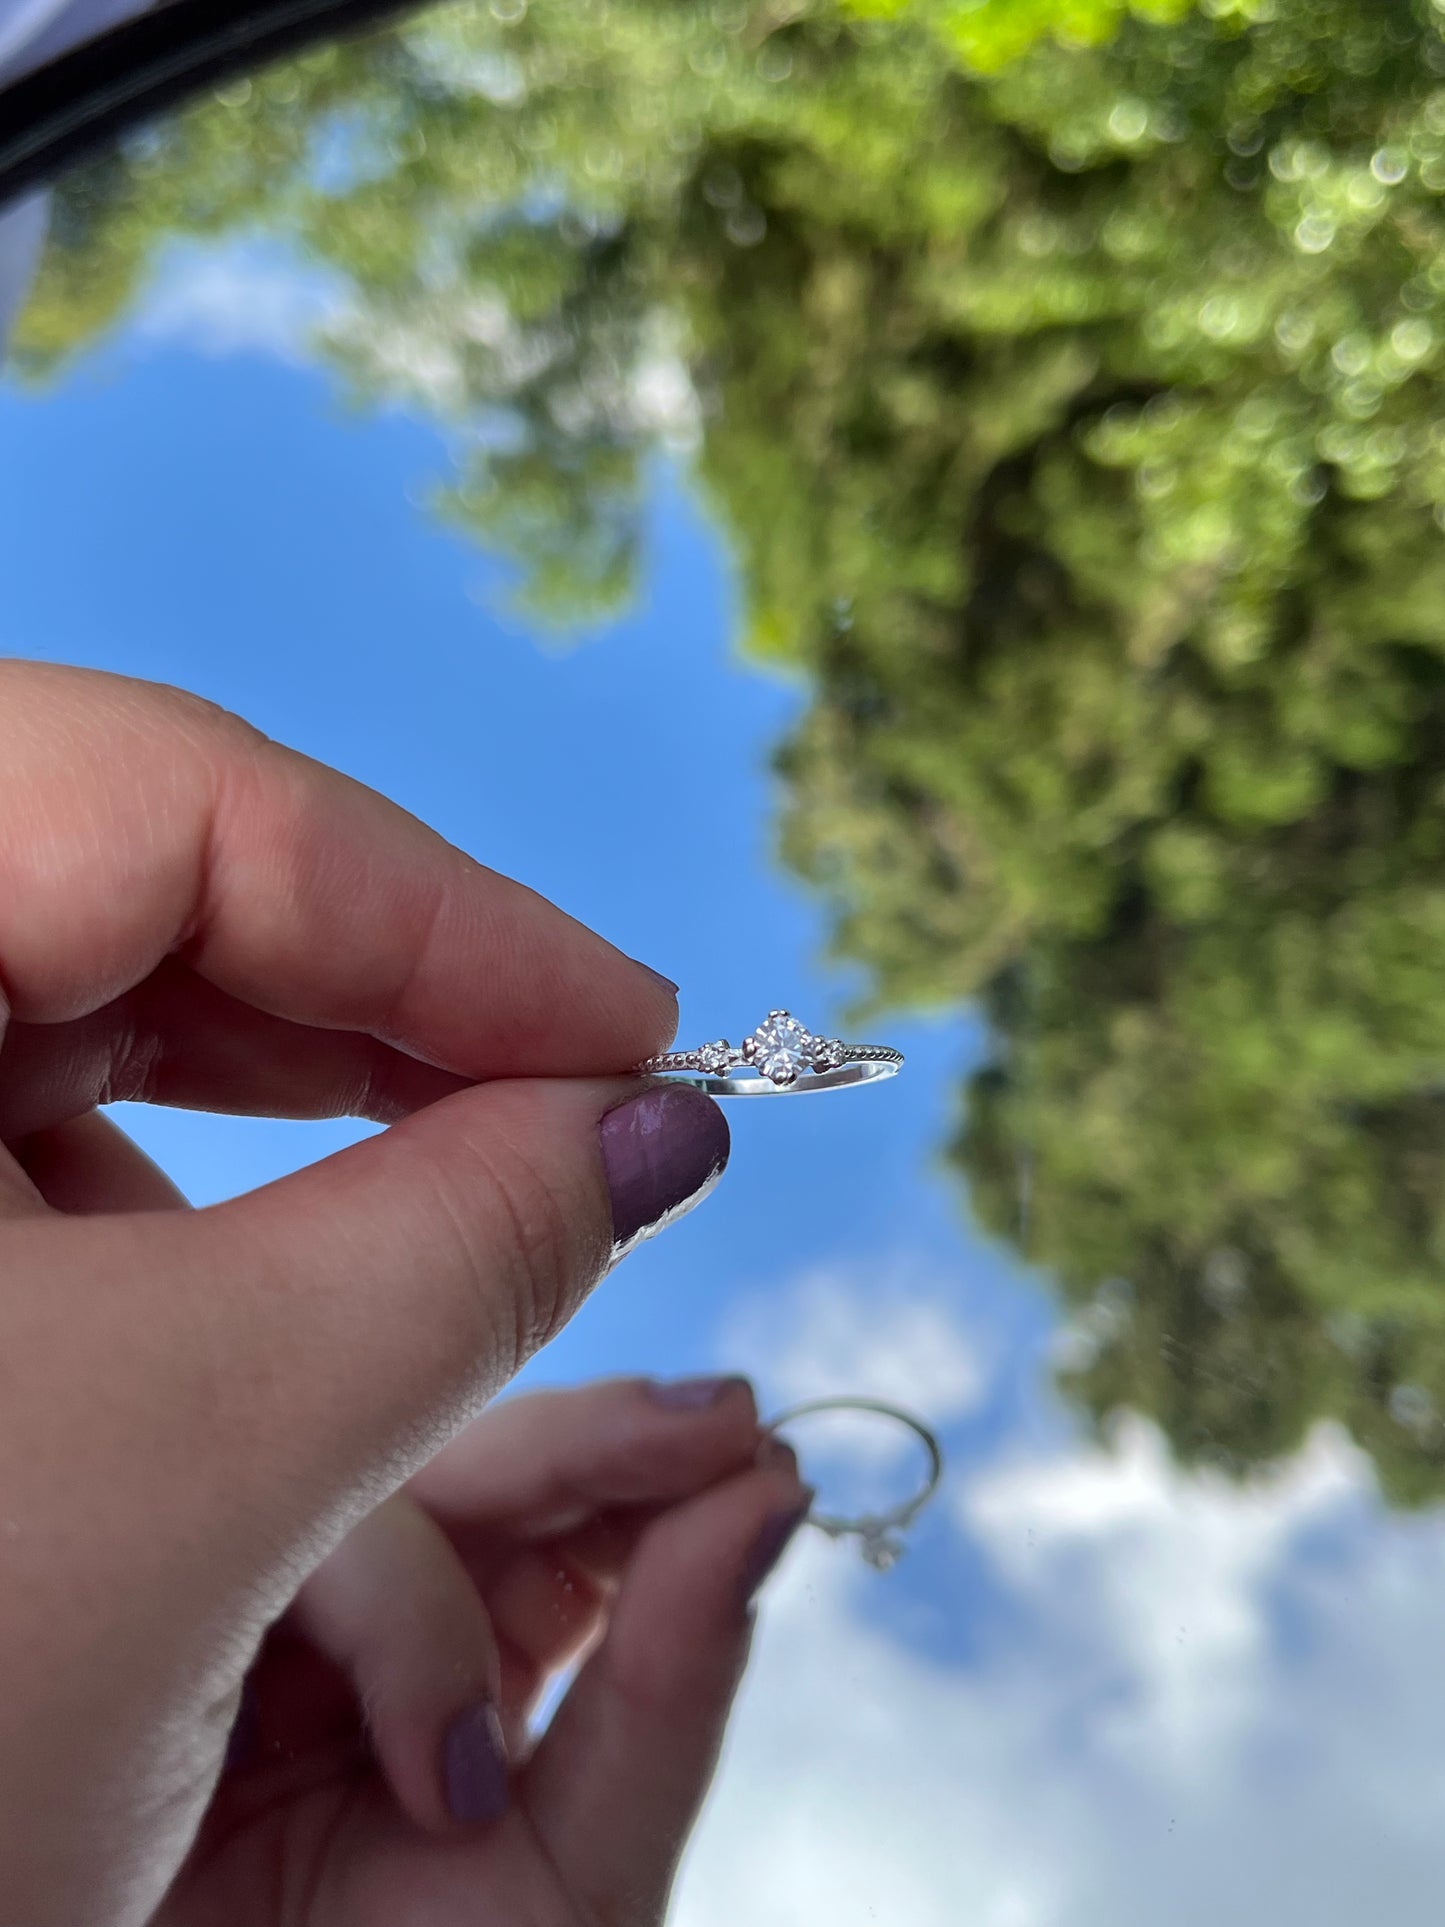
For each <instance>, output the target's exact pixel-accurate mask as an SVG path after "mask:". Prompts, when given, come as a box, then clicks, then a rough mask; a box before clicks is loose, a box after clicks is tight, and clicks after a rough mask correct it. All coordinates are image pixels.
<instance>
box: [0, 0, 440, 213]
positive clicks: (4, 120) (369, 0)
mask: <svg viewBox="0 0 1445 1927" xmlns="http://www.w3.org/2000/svg"><path fill="white" fill-rule="evenodd" d="M418 4H419V0H163V4H162V5H160V6H158V7H157V8H155V10H154V11H153V12H150V13H143V14H141V15H139V16H138V17H137V18H136V19H134V20H127V21H126V22H125V23H124V25H122V26H119V27H113V28H112V29H111V30H110V32H108V33H104V34H101V35H99V36H98V37H97V38H96V39H94V40H88V41H86V42H85V43H84V45H82V46H79V47H76V48H73V49H72V50H71V52H69V53H67V54H62V55H61V57H60V58H59V59H58V60H53V61H50V62H49V63H48V64H47V65H46V66H44V67H40V68H37V69H36V70H35V71H34V72H33V73H29V74H26V75H24V76H23V78H22V79H20V80H17V81H15V82H14V83H13V84H12V85H11V86H9V87H7V88H5V89H3V90H0V208H3V207H4V205H5V204H6V203H7V202H9V201H12V200H14V199H15V198H16V197H17V196H18V195H20V194H23V193H25V192H27V191H28V190H29V189H31V188H35V187H40V186H43V185H44V184H45V183H46V182H48V181H52V180H54V179H55V177H56V176H57V175H58V174H60V173H62V172H63V171H64V170H65V169H66V168H67V167H70V166H71V165H73V164H74V162H76V161H77V160H80V159H82V158H83V157H84V156H86V155H87V154H91V153H94V152H95V151H96V150H97V149H101V148H105V147H108V146H110V145H112V144H113V143H114V142H115V141H116V140H117V139H119V137H120V136H121V135H122V134H125V133H127V132H129V131H130V130H131V129H132V128H134V127H136V126H139V125H140V124H141V123H143V122H145V121H148V120H152V119H154V118H155V117H156V115H158V114H160V113H163V112H165V111H166V110H167V109H169V108H172V107H175V106H177V105H178V104H179V103H180V102H182V101H184V100H186V99H188V98H189V97H190V96H191V95H192V94H196V93H200V92H201V91H202V90H203V89H206V88H209V87H213V86H215V85H216V83H217V82H218V81H224V80H227V79H230V78H231V77H232V76H234V75H237V74H243V73H251V72H254V70H255V69H256V68H258V67H262V66H266V65H268V64H269V63H270V62H271V61H273V60H279V59H282V58H284V57H285V56H286V55H288V54H294V53H298V52H300V51H301V50H303V49H304V48H307V47H311V46H315V45H316V44H317V43H318V42H320V41H327V40H338V39H341V38H343V37H345V36H347V35H349V34H354V33H365V32H367V31H369V30H370V29H371V28H372V27H375V26H380V25H383V24H384V23H385V22H387V21H389V20H392V19H397V18H400V17H401V16H403V15H405V14H408V13H411V12H414V11H416V10H417V7H418Z"/></svg>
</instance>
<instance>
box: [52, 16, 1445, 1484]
mask: <svg viewBox="0 0 1445 1927" xmlns="http://www.w3.org/2000/svg"><path fill="white" fill-rule="evenodd" d="M1442 192H1445V47H1442V42H1441V37H1440V33H1439V31H1438V30H1437V24H1436V16H1435V15H1434V14H1433V13H1432V12H1431V11H1430V10H1429V8H1428V7H1426V6H1425V5H1423V4H1412V3H1411V0H1213V4H1212V5H1210V6H1209V7H1207V8H1199V9H1193V8H1185V7H1184V6H1183V5H1182V4H1173V0H1149V4H1148V5H1147V6H1146V5H1138V6H1136V7H1135V8H1133V9H1132V10H1130V9H1127V8H1125V7H1123V6H1122V5H1120V4H1117V0H1029V3H1028V4H1023V3H1022V0H984V4H982V5H973V6H967V5H962V4H960V0H907V3H906V4H902V5H897V4H891V0H866V4H865V0H858V3H857V5H856V6H855V7H854V8H853V10H852V12H848V11H846V10H845V11H840V10H839V9H838V8H837V7H835V6H834V5H832V4H831V3H830V4H826V5H825V4H822V0H817V3H816V4H805V5H803V6H801V7H794V6H791V5H789V4H787V0H783V4H781V5H780V4H778V0H773V4H772V5H764V4H760V0H746V3H744V4H737V5H727V4H725V5H720V6H716V7H713V8H711V9H707V10H705V9H702V8H695V7H686V8H684V7H681V6H678V5H675V4H667V0H612V3H611V4H603V0H533V4H532V6H531V7H530V9H528V8H526V7H525V6H524V4H523V0H498V4H497V5H496V7H495V8H494V9H493V10H491V11H486V12H483V11H481V10H476V9H472V8H466V9H460V8H448V9H445V10H443V11H440V12H434V13H432V14H429V15H426V16H423V17H420V18H418V19H417V20H415V21H413V22H411V23H409V24H407V25H405V26H403V27H401V28H398V29H394V30H391V31H389V32H387V33H385V34H381V35H376V36H373V37H371V38H369V39H366V40H364V41H361V42H358V43H355V44H353V45H350V46H347V47H345V48H340V49H331V50H327V51H325V52H322V53H318V54H315V55H312V56H310V57H308V58H307V59H305V60H303V61H301V62H299V63H295V64H293V65H291V66H289V67H286V68H283V69H279V70H277V71H275V72H273V73H270V74H267V75H264V76H258V77H256V79H255V80H254V81H253V82H251V83H250V84H249V85H247V86H243V87H237V88H234V89H231V90H229V91H228V92H227V93H226V94H225V95H223V96H222V97H220V98H218V99H216V100H214V101H211V102H208V103H205V104H204V105H201V106H198V107H197V108H195V109H193V110H192V111H191V112H189V113H187V114H184V115H182V116H180V117H178V118H177V119H176V120H174V121H173V122H170V123H167V124H166V125H165V126H164V127H162V128H159V129H157V130H155V131H153V132H152V133H151V134H149V135H148V136H147V137H146V138H145V139H144V140H142V141H139V142H136V143H133V144H132V145H131V146H130V147H129V148H128V149H127V150H126V152H125V153H123V154H120V155H116V156H114V157H111V158H110V159H108V160H107V161H106V162H104V163H102V164H100V165H98V166H96V167H94V168H92V169H89V170H87V171H86V173H85V174H83V175H80V176H77V177H76V179H75V180H74V181H73V182H71V183H69V184H68V185H67V187H66V188H65V190H64V191H63V194H62V197H61V206H60V211H59V218H58V221H57V227H56V235H55V240H54V244H53V245H52V248H51V250H50V254H49V256H48V258H47V262H46V265H45V270H44V276H43V279H42V284H41V286H40V288H39V290H38V291H37V295H36V299H35V301H34V303H33V304H32V307H31V309H30V312H29V314H28V316H27V317H26V319H25V324H24V328H23V331H22V335H21V338H20V343H19V352H20V355H21V360H22V366H23V367H24V368H25V369H26V370H28V371H29V372H30V373H31V374H32V376H34V377H35V378H37V379H38V378H43V376H44V375H45V374H46V372H47V371H49V370H51V369H53V368H55V367H57V366H59V365H61V363H63V361H64V359H65V357H66V356H67V355H68V354H70V353H72V352H73V351H74V350H76V349H77V348H79V347H81V346H83V345H84V343H85V342H86V341H88V340H90V339H91V338H93V336H94V334H95V333H96V331H97V330H98V329H99V328H100V327H102V326H103V325H105V323H106V322H108V321H109V320H111V319H113V318H115V317H117V316H118V315H120V314H121V313H122V312H123V310H124V307H125V304H126V303H127V301H128V300H129V299H130V298H131V296H132V294H133V292H134V291H135V290H136V289H137V288H138V287H139V286H140V285H142V283H143V281H144V279H145V278H146V277H147V276H148V275H149V274H150V273H151V272H152V271H154V269H155V266H156V263H157V261H158V260H160V259H161V258H162V256H163V251H164V249H165V248H166V247H167V246H169V245H171V244H172V243H173V242H174V241H175V239H176V238H177V237H185V236H195V235H209V234H218V233H222V232H225V233H228V234H244V233H248V232H264V233H265V234H267V235H269V236H271V237H280V238H281V239H282V240H284V241H286V242H288V243H291V244H294V245H297V246H299V247H301V248H303V249H304V250H305V252H306V255H307V257H308V259H310V260H311V261H313V262H322V263H325V264H327V265H328V266H329V267H330V268H331V269H333V270H334V271H335V273H336V274H337V275H338V276H339V277H340V278H341V280H342V282H343V284H344V286H345V288H346V290H347V295H346V300H345V304H344V307H343V309H342V310H341V312H340V313H339V315H338V316H337V317H336V318H335V319H334V320H333V321H332V322H331V323H330V324H328V327H327V329H326V331H325V335H324V338H323V339H322V340H321V341H320V342H319V344H318V352H321V353H324V354H326V355H328V356H329V357H330V358H331V359H332V361H333V362H334V364H335V365H336V366H337V367H338V368H339V369H341V370H342V371H343V372H344V374H345V376H346V378H347V379H348V381H349V382H350V384H351V385H352V387H353V388H354V390H355V392H356V393H357V394H358V396H361V397H368V396H381V395H385V396H395V395H401V396H404V397H407V398H409V399H410V400H412V401H414V402H418V403H420V404H422V405H424V406H428V407H430V408H432V409H434V410H435V411H436V412H437V414H438V415H439V416H440V417H441V418H443V419H445V420H446V421H447V422H448V423H449V424H450V425H451V426H452V428H453V431H454V433H455V434H456V437H457V444H458V460H459V469H460V473H459V477H458V479H457V481H456V482H455V484H454V485H453V486H452V487H451V488H450V489H448V490H447V491H446V493H445V495H444V497H443V498H442V500H441V504H440V505H441V507H442V508H443V510H444V512H445V513H447V514H448V515H450V516H451V517H452V518H454V519H455V520H456V521H457V522H458V523H460V524H461V525H463V526H465V527H467V528H470V529H472V530H473V531H474V532H476V534H477V535H478V536H479V537H480V538H481V539H484V540H486V541H487V542H489V543H491V544H493V545H500V546H502V547H504V548H507V549H509V550H510V551H511V552H512V553H513V554H514V555H515V556H517V558H518V559H519V561H520V562H521V563H522V565H523V569H524V573H525V575H526V578H527V580H528V582H529V583H530V591H531V594H532V596H533V599H534V602H535V604H536V605H537V606H538V607H540V608H542V609H543V610H546V611H551V612H553V613H555V614H558V615H564V614H567V613H569V612H575V611H576V610H578V609H579V608H581V609H588V610H595V609H599V608H601V607H604V606H606V605H607V604H608V603H610V602H615V601H616V599H617V598H618V597H620V596H622V595H624V594H625V593H626V592H627V588H628V585H629V583H630V580H631V572H632V568H633V565H634V560H635V552H636V542H637V521H638V503H639V497H640V493H641V488H642V481H643V476H644V473H645V468H646V464H647V463H648V461H649V460H650V459H651V457H652V456H653V454H654V452H655V451H656V450H657V449H658V448H659V447H662V448H667V447H672V448H674V449H676V448H680V447H684V446H690V447H691V448H692V451H693V456H694V465H695V472H696V474H697V477H698V480H699V485H700V486H701V487H702V488H703V490H704V491H705V492H706V494H707V496H708V499H709V500H710V502H711V504H712V505H713V507H714V509H715V512H716V513H717V515H718V517H719V518H720V520H721V521H722V522H723V524H724V525H725V526H726V528H727V530H728V532H729V535H730V537H731V539H732V542H733V545H734V547H735V550H736V553H737V556H738V559H739V564H740V570H741V575H742V580H743V584H744V591H745V595H744V601H745V608H746V623H747V635H746V646H747V648H748V650H749V651H750V653H751V654H752V655H753V656H754V657H755V658H758V659H766V660H770V661H773V662H776V663H780V664H785V665H788V666H789V667H790V668H792V669H794V670H795V671H799V672H802V673H804V674H805V675H806V676H807V678H808V679H809V684H810V688H811V690H812V701H811V705H810V708H809V710H808V713H807V715H806V717H805V718H804V720H803V722H802V723H801V725H800V726H799V728H798V729H797V731H796V732H795V734H794V737H793V739H792V740H791V741H790V743H789V744H788V745H787V746H786V747H785V749H784V751H783V753H782V756H781V758H780V766H781V769H782V772H783V774H784V777H785V779H786V786H787V788H786V795H787V802H786V807H785V813H784V821H783V826H782V838H783V846H784V849H785V851H786V853H787V855H788V857H789V859H790V860H791V861H792V862H793V863H794V864H795V865H796V866H797V867H798V869H799V870H800V871H801V872H803V873H804V874H805V875H806V876H808V877H809V878H811V879H812V880H813V881H814V882H815V883H816V885H817V886H818V887H819V888H820V889H821V890H822V891H824V892H825V893H826V894H827V896H828V898H829V899H830V901H831V902H832V904H833V906H834V908H835V917H836V928H837V942H838V946H839V948H840V950H841V951H842V952H843V953H844V954H846V955H848V956H850V957H852V958H854V959H857V960H860V961H862V962H863V963H864V964H866V965H867V967H868V971H869V975H870V978H871V981H872V983H873V985H874V987H875V997H874V1002H875V1003H876V1004H877V1005H879V1006H882V1005H887V1006H890V1007H893V1008H898V1007H905V1006H906V1007H914V1006H933V1007H947V1006H950V1005H953V1004H956V1003H957V1002H959V1001H960V1000H963V999H970V1000H975V1001H977V1002H978V1003H979V1004H980V1005H981V1006H982V1008H983V1009H984V1011H985V1012H986V1013H987V1015H988V1017H989V1019H990V1022H991V1024H992V1029H993V1036H994V1041H995V1048H994V1052H993V1057H992V1062H991V1063H990V1065H989V1067H988V1068H987V1070H986V1071H984V1072H983V1073H982V1074H980V1075H979V1076H978V1077H977V1078H975V1079H974V1080H973V1082H972V1084H971V1085H970V1087H969V1089H968V1090H967V1092H966V1093H965V1096H964V1103H963V1106H962V1115H961V1119H960V1123H959V1127H958V1133H957V1137H956V1141H955V1144H954V1146H953V1156H954V1158H955V1159H956V1161H957V1164H958V1166H959V1168H960V1169H961V1170H962V1172H963V1173H964V1174H965V1175H966V1177H967V1179H968V1183H969V1188H970V1194H971V1198H972V1203H973V1208H974V1210H975V1212H976V1214H977V1215H978V1216H979V1218H980V1220H981V1221H982V1222H983V1223H984V1224H985V1225H986V1226H987V1227H989V1228H990V1229H991V1230H992V1231H994V1232H995V1233H996V1234H997V1235H999V1236H1000V1237H1003V1238H1007V1239H1011V1240H1013V1241H1015V1242H1016V1243H1017V1244H1018V1246H1019V1248H1020V1249H1021V1250H1022V1251H1023V1252H1024V1253H1025V1254H1026V1256H1027V1257H1028V1258H1029V1259H1030V1260H1031V1261H1032V1262H1034V1263H1036V1264H1038V1265H1040V1266H1041V1267H1043V1268H1045V1269H1046V1270H1047V1271H1048V1272H1049V1274H1050V1275H1051V1276H1052V1277H1053V1278H1054V1279H1056V1280H1057V1282H1058V1285H1059V1288H1060V1290H1061V1291H1062V1292H1063V1294H1064V1295H1065V1297H1066V1299H1067V1300H1068V1301H1069V1302H1070V1303H1071V1304H1072V1305H1073V1306H1074V1307H1076V1309H1077V1315H1078V1329H1077V1344H1076V1356H1075V1357H1074V1360H1073V1363H1072V1365H1071V1367H1070V1370H1069V1373H1068V1381H1069V1383H1070V1385H1071V1386H1072V1388H1073V1389H1074V1391H1075V1393H1076V1395H1077V1396H1078V1397H1080V1398H1081V1399H1082V1400H1084V1401H1085V1402H1086V1403H1087V1405H1088V1406H1089V1407H1090V1408H1091V1409H1092V1410H1094V1411H1095V1412H1097V1413H1098V1414H1100V1415H1101V1416H1103V1415H1104V1414H1106V1413H1107V1412H1108V1411H1110V1410H1112V1409H1113V1408H1114V1407H1116V1406H1118V1405H1121V1404H1130V1405H1134V1406H1137V1407H1139V1408H1141V1409H1144V1410H1147V1411H1149V1412H1151V1413H1153V1414H1155V1415H1156V1416H1157V1417H1158V1418H1159V1420H1160V1422H1161V1423H1162V1424H1163V1425H1164V1426H1165V1427H1166V1429H1167V1431H1168V1432H1169V1435H1170V1437H1171V1438H1172V1439H1173V1441H1174V1442H1175V1445H1176V1447H1177V1449H1178V1450H1179V1451H1180V1452H1181V1453H1182V1454H1184V1455H1185V1456H1187V1457H1191V1458H1197V1457H1208V1458H1211V1459H1212V1460H1214V1461H1215V1462H1218V1463H1223V1464H1229V1465H1233V1466H1246V1465H1248V1464H1251V1463H1254V1462H1257V1461H1258V1460H1259V1459H1261V1458H1266V1457H1270V1456H1274V1455H1276V1454H1278V1453H1280V1452H1282V1451H1284V1450H1287V1449H1288V1448H1289V1447H1290V1446H1292V1445H1293V1444H1294V1443H1296V1442H1297V1441H1298V1439H1299V1438H1300V1436H1301V1434H1302V1431H1303V1429H1304V1427H1305V1426H1306V1425H1307V1424H1308V1423H1310V1422H1311V1421H1312V1420H1314V1419H1316V1418H1318V1417H1320V1416H1321V1415H1330V1416H1333V1417H1335V1418H1337V1419H1338V1420H1340V1421H1341V1422H1342V1423H1344V1424H1345V1425H1347V1426H1348V1427H1349V1428H1350V1430H1351V1431H1352V1432H1353V1433H1354V1434H1355V1436H1356V1437H1358V1438H1359V1439H1361V1440H1362V1441H1363V1442H1364V1443H1366V1444H1367V1445H1368V1446H1369V1448H1370V1450H1371V1451H1372V1452H1373V1453H1374V1454H1375V1456H1376V1458H1377V1460H1378V1462H1379V1463H1380V1465H1381V1468H1382V1472H1383V1474H1384V1476H1385V1478H1386V1481H1387V1483H1388V1485H1389V1487H1390V1489H1391V1490H1392V1491H1393V1492H1394V1493H1395V1494H1396V1495H1397V1496H1398V1497H1400V1498H1401V1499H1407V1500H1412V1501H1413V1500H1419V1499H1422V1498H1425V1497H1432V1496H1436V1495H1438V1493H1439V1492H1440V1490H1441V1489H1442V1486H1445V1422H1442V1419H1441V1417H1440V1414H1441V1413H1445V1217H1442V1210H1445V1207H1442V1198H1445V1075H1442V1071H1445V973H1442V968H1441V965H1442V959H1445V537H1442V527H1445V427H1442V424H1441V422H1440V419H1439V412H1440V411H1439V408H1438V396H1439V389H1440V379H1439V371H1440V367H1441V356H1442V353H1445V248H1442V241H1445V220H1442V212H1441V194H1442Z"/></svg>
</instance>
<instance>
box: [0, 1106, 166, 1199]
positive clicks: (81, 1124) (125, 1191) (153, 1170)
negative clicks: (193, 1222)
mask: <svg viewBox="0 0 1445 1927" xmlns="http://www.w3.org/2000/svg"><path fill="white" fill-rule="evenodd" d="M10 1148H11V1151H12V1153H13V1154H14V1157H15V1160H16V1162H17V1163H18V1164H19V1166H20V1168H21V1169H22V1170H23V1171H24V1172H25V1173H26V1175H27V1176H28V1177H29V1179H30V1181H31V1183H32V1184H33V1185H34V1186H35V1188H36V1190H37V1191H38V1192H39V1193H40V1195H41V1197H42V1198H44V1200H45V1202H46V1203H47V1204H48V1205H50V1206H51V1207H52V1209H54V1210H56V1211H66V1212H70V1213H71V1214H73V1215H81V1214H85V1213H88V1212H96V1211H175V1210H177V1209H181V1210H185V1209H186V1208H187V1201H186V1198H185V1195H184V1193H183V1192H181V1191H180V1190H178V1189H177V1187H176V1186H175V1185H174V1184H172V1183H171V1181H170V1179H169V1178H168V1177H167V1176H166V1174H165V1172H164V1171H162V1169H161V1168H160V1166H159V1165H158V1164H155V1163H153V1162H152V1161H151V1159H150V1158H148V1157H147V1156H146V1154H145V1152H144V1151H143V1150H142V1149H141V1148H140V1146H139V1145H138V1144H136V1143H135V1142H134V1141H133V1140H132V1139H131V1138H129V1137H127V1135H126V1134H125V1132H124V1131H122V1130H121V1128H120V1127H119V1125H117V1124H112V1123H111V1121H110V1119H109V1118H108V1117H103V1116H102V1115H101V1114H100V1112H99V1111H89V1112H87V1113H86V1115H85V1116H84V1117H75V1118H71V1119H70V1121H69V1122H68V1123H66V1124H57V1125H55V1126H54V1127H53V1128H52V1129H51V1130H48V1131H36V1132H35V1133H33V1134H32V1135H31V1136H29V1137H25V1138H21V1139H19V1140H18V1141H17V1142H16V1143H14V1144H12V1145H11V1147H10Z"/></svg>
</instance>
